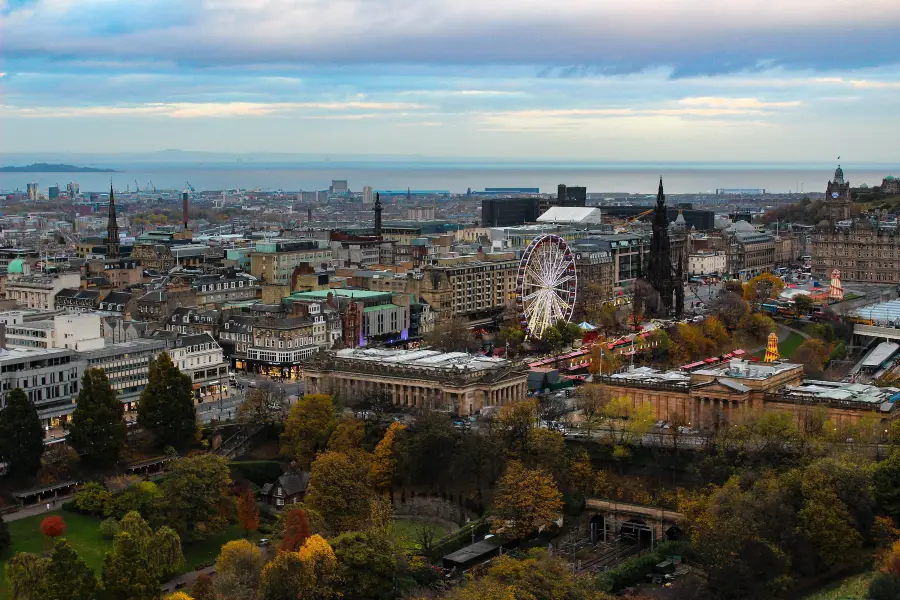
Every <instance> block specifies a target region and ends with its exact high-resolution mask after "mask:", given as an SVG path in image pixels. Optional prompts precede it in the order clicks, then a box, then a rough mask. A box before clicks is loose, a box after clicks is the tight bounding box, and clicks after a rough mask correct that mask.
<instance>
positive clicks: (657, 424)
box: [654, 421, 666, 429]
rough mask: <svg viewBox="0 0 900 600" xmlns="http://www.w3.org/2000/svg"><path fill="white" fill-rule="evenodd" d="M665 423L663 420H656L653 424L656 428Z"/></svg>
mask: <svg viewBox="0 0 900 600" xmlns="http://www.w3.org/2000/svg"><path fill="white" fill-rule="evenodd" d="M665 424H666V422H665V421H657V422H656V424H655V425H654V427H656V428H657V429H661V428H662V426H663V425H665Z"/></svg>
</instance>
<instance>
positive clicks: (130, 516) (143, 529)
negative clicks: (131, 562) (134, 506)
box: [119, 510, 153, 554]
mask: <svg viewBox="0 0 900 600" xmlns="http://www.w3.org/2000/svg"><path fill="white" fill-rule="evenodd" d="M119 533H127V534H128V535H129V536H130V537H131V541H132V542H133V543H134V544H135V545H136V546H137V547H138V548H139V549H140V551H141V552H142V553H143V554H147V550H148V548H149V546H150V539H151V538H152V537H153V530H152V529H151V528H150V525H149V524H148V523H147V521H145V520H144V518H143V517H142V516H141V515H140V513H138V512H137V511H134V510H133V511H130V512H129V513H127V514H126V515H125V516H124V517H122V520H121V521H119Z"/></svg>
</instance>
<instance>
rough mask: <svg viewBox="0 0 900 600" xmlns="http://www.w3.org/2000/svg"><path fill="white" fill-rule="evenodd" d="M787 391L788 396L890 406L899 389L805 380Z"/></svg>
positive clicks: (786, 387)
mask: <svg viewBox="0 0 900 600" xmlns="http://www.w3.org/2000/svg"><path fill="white" fill-rule="evenodd" d="M785 391H786V392H787V393H788V394H798V395H805V396H808V397H814V398H817V399H820V400H824V401H829V402H865V403H866V404H872V405H875V404H885V403H887V404H890V402H889V400H890V398H891V396H892V395H894V394H896V393H897V391H898V389H897V388H892V387H888V388H880V387H876V386H874V385H866V384H863V383H845V382H842V381H818V380H815V379H804V380H803V382H802V383H801V384H800V385H788V386H785ZM888 410H890V407H888Z"/></svg>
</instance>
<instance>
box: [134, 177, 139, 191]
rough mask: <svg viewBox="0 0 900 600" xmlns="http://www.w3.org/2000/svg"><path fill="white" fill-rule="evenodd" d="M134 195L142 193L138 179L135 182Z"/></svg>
mask: <svg viewBox="0 0 900 600" xmlns="http://www.w3.org/2000/svg"><path fill="white" fill-rule="evenodd" d="M134 193H135V194H140V193H141V188H139V187H138V182H137V179H135V180H134Z"/></svg>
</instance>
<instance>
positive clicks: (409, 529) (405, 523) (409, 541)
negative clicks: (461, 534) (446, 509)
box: [391, 519, 447, 551]
mask: <svg viewBox="0 0 900 600" xmlns="http://www.w3.org/2000/svg"><path fill="white" fill-rule="evenodd" d="M423 525H428V526H430V527H432V528H433V529H434V541H435V542H437V541H438V540H439V539H441V538H442V537H444V535H446V533H447V531H446V530H445V529H444V528H443V527H441V526H440V525H435V524H434V523H429V522H428V521H417V520H414V519H394V525H393V527H391V531H392V533H393V534H394V537H395V538H396V539H397V542H398V543H399V544H400V547H401V548H403V549H404V550H410V551H415V550H420V549H421V548H420V546H419V543H418V542H417V541H416V528H417V527H421V526H423Z"/></svg>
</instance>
